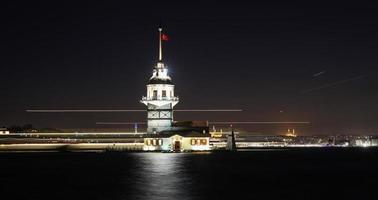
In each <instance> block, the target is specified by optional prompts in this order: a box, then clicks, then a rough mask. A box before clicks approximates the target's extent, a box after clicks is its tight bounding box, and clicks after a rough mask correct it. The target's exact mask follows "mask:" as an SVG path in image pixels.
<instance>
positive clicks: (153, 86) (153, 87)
mask: <svg viewBox="0 0 378 200" xmlns="http://www.w3.org/2000/svg"><path fill="white" fill-rule="evenodd" d="M174 87H175V86H174V85H168V84H151V85H147V98H149V99H152V98H153V97H154V95H153V94H154V92H153V91H154V90H156V91H157V99H162V96H163V90H165V91H166V98H167V99H169V98H172V97H174V96H175V93H174Z"/></svg>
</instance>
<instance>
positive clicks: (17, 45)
mask: <svg viewBox="0 0 378 200" xmlns="http://www.w3.org/2000/svg"><path fill="white" fill-rule="evenodd" d="M136 2H138V3H137V4H135V3H136ZM178 2H179V1H176V3H174V2H168V1H166V3H163V2H162V1H134V2H133V4H131V3H130V2H129V1H120V2H118V3H115V2H113V3H108V1H103V2H102V3H95V2H94V1H88V2H86V3H78V2H75V3H68V2H66V1H62V2H60V3H57V2H55V1H47V2H41V3H36V2H34V1H33V3H31V2H28V3H25V2H16V3H8V4H4V5H2V8H1V12H0V13H1V14H0V15H1V45H0V50H1V52H0V53H1V60H0V65H1V67H0V73H1V78H0V89H1V98H0V126H9V125H13V124H25V123H32V124H34V125H35V126H37V127H58V128H104V126H101V127H100V126H98V125H97V126H96V124H95V123H96V122H97V121H111V122H120V121H123V122H130V121H143V120H144V119H145V117H146V113H108V114H95V113H87V114H83V113H81V114H78V113H71V114H57V113H54V114H46V113H45V114H41V113H39V114H38V113H26V112H25V110H26V109H144V108H145V107H144V105H143V104H141V103H139V100H140V98H141V96H142V95H145V90H146V89H145V85H146V83H147V80H148V78H149V77H150V76H151V73H152V67H153V66H154V65H155V63H156V61H157V50H158V49H157V39H158V38H157V26H158V25H159V23H160V21H162V22H163V25H164V28H165V32H166V33H167V34H168V35H169V36H170V41H169V42H167V43H166V45H165V50H164V57H165V62H166V64H167V65H168V67H169V70H170V74H171V77H172V78H173V81H174V83H175V86H176V94H177V95H178V96H179V97H180V103H179V104H178V105H177V107H176V108H178V109H192V108H198V109H209V108H220V109H227V108H241V109H243V110H244V112H241V113H208V114H204V113H192V114H189V113H176V119H177V120H191V119H196V120H202V119H208V120H210V121H310V122H311V125H248V126H243V127H240V128H244V129H247V130H250V131H252V132H258V133H265V134H268V133H279V132H284V130H285V129H286V128H297V130H298V131H299V132H300V133H301V134H378V123H377V122H378V107H377V102H378V94H377V91H378V79H377V72H378V57H377V53H378V12H377V10H378V5H374V4H364V5H363V4H358V5H356V4H347V3H345V2H344V3H339V4H330V3H327V4H320V3H318V4H316V3H307V4H298V3H296V4H288V3H279V4H273V3H267V4H252V3H244V2H245V1H240V2H237V1H230V2H228V3H223V2H217V1H213V2H208V3H203V2H201V1H193V0H191V1H187V3H183V2H182V1H180V2H179V3H178ZM280 111H282V112H280ZM116 127H117V128H118V127H119V128H123V127H125V126H123V127H122V126H116Z"/></svg>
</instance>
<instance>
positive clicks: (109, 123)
mask: <svg viewBox="0 0 378 200" xmlns="http://www.w3.org/2000/svg"><path fill="white" fill-rule="evenodd" d="M96 124H98V125H122V124H146V122H96ZM209 124H311V122H211V121H210V122H209Z"/></svg>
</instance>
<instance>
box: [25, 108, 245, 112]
mask: <svg viewBox="0 0 378 200" xmlns="http://www.w3.org/2000/svg"><path fill="white" fill-rule="evenodd" d="M173 111H175V112H242V111H243V110H242V109H186V110H173ZM26 112H30V113H89V112H98V113H104V112H146V110H80V109H79V110H26Z"/></svg>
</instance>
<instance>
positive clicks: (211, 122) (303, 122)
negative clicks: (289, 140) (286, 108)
mask: <svg viewBox="0 0 378 200" xmlns="http://www.w3.org/2000/svg"><path fill="white" fill-rule="evenodd" d="M209 124H311V122H290V121H289V122H269V121H268V122H243V121H242V122H209Z"/></svg>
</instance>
